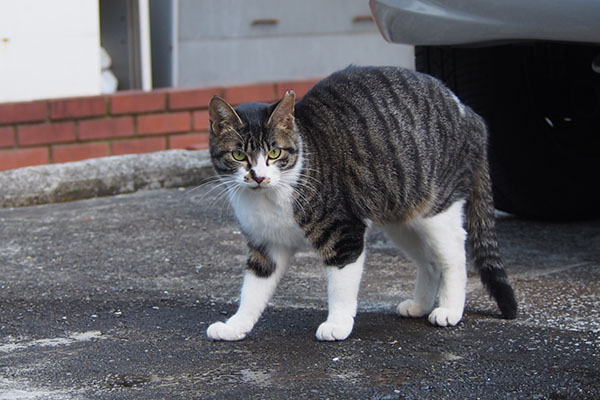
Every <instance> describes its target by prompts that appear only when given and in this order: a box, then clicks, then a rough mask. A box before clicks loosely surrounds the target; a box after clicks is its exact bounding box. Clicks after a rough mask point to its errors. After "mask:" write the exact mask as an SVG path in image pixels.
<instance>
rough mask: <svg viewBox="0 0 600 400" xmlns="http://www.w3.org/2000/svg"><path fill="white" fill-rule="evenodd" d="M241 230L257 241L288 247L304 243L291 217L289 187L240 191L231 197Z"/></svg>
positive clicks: (291, 207) (291, 205)
mask: <svg viewBox="0 0 600 400" xmlns="http://www.w3.org/2000/svg"><path fill="white" fill-rule="evenodd" d="M230 201H231V205H232V207H233V210H234V212H235V215H236V217H237V219H238V221H239V222H240V224H241V225H242V229H243V230H244V232H245V233H246V234H247V235H249V236H250V237H251V238H252V239H253V240H254V241H255V243H257V244H279V245H283V246H286V247H289V248H291V249H299V248H302V247H305V246H306V245H307V242H306V239H305V238H304V232H303V231H302V229H300V226H298V224H297V223H296V220H295V219H294V212H293V199H292V193H291V188H285V189H283V190H277V191H275V190H261V191H254V190H251V189H245V190H241V191H240V192H237V193H236V194H235V195H232V196H231V198H230Z"/></svg>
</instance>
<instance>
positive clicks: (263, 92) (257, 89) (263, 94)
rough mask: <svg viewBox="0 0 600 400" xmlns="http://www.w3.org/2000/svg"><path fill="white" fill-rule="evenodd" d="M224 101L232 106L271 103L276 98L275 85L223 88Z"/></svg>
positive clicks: (264, 84)
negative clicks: (249, 103) (253, 102)
mask: <svg viewBox="0 0 600 400" xmlns="http://www.w3.org/2000/svg"><path fill="white" fill-rule="evenodd" d="M223 94H224V97H225V100H227V101H228V102H229V103H231V104H232V105H238V104H242V103H248V102H252V101H262V102H267V103H270V102H273V101H275V99H276V98H277V96H276V93H275V85H274V84H272V83H262V84H256V85H244V86H232V87H228V88H225V91H224V93H223Z"/></svg>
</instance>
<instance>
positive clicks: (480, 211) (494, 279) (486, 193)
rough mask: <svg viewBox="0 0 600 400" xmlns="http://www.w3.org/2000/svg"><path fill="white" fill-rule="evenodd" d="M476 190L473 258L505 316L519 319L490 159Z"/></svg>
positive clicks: (470, 209)
mask: <svg viewBox="0 0 600 400" xmlns="http://www.w3.org/2000/svg"><path fill="white" fill-rule="evenodd" d="M473 183H474V184H473V189H472V192H471V195H470V197H469V199H468V201H467V205H466V216H467V232H468V237H469V244H470V248H471V256H472V258H473V261H474V264H475V266H476V268H477V269H478V270H479V274H480V276H481V282H482V283H483V286H484V287H485V288H486V289H487V291H488V292H489V294H490V295H491V296H492V297H493V298H494V299H495V300H496V302H497V303H498V307H500V311H501V312H502V316H503V317H504V318H507V319H513V318H515V317H516V316H517V303H516V301H515V295H514V292H513V289H512V287H511V286H510V283H509V282H508V278H507V277H506V272H505V271H504V266H503V264H502V260H501V259H500V252H499V251H498V242H497V240H496V232H495V229H494V225H495V220H494V202H493V199H492V191H491V182H490V175H489V171H488V166H487V160H486V161H484V162H483V163H482V166H481V167H480V168H479V170H478V171H477V172H476V173H475V177H474V182H473Z"/></svg>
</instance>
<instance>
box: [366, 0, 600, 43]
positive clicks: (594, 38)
mask: <svg viewBox="0 0 600 400" xmlns="http://www.w3.org/2000/svg"><path fill="white" fill-rule="evenodd" d="M369 3H370V5H371V10H372V12H373V15H374V17H375V20H376V22H377V25H378V26H379V29H380V31H381V33H382V35H383V37H384V38H385V39H386V40H387V41H390V42H394V43H404V44H413V45H468V44H478V43H487V42H495V41H513V40H514V41H518V40H552V41H568V42H588V43H600V22H599V21H600V1H597V0H546V1H539V0H485V1H484V0H479V1H476V0H472V1H465V0H443V1H442V0H369Z"/></svg>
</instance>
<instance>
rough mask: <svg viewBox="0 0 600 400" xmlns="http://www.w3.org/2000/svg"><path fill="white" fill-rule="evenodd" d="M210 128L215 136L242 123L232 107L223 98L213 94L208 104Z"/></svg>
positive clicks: (236, 127) (238, 126)
mask: <svg viewBox="0 0 600 400" xmlns="http://www.w3.org/2000/svg"><path fill="white" fill-rule="evenodd" d="M208 115H209V117H210V130H211V133H213V134H214V135H215V136H219V135H220V134H222V133H223V132H226V131H229V130H235V129H238V128H240V127H241V126H242V125H243V123H242V120H241V119H240V117H239V115H238V114H237V113H236V112H235V110H234V109H233V107H231V105H229V103H228V102H227V101H225V99H223V98H221V97H219V96H213V97H212V99H210V103H209V105H208Z"/></svg>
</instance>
